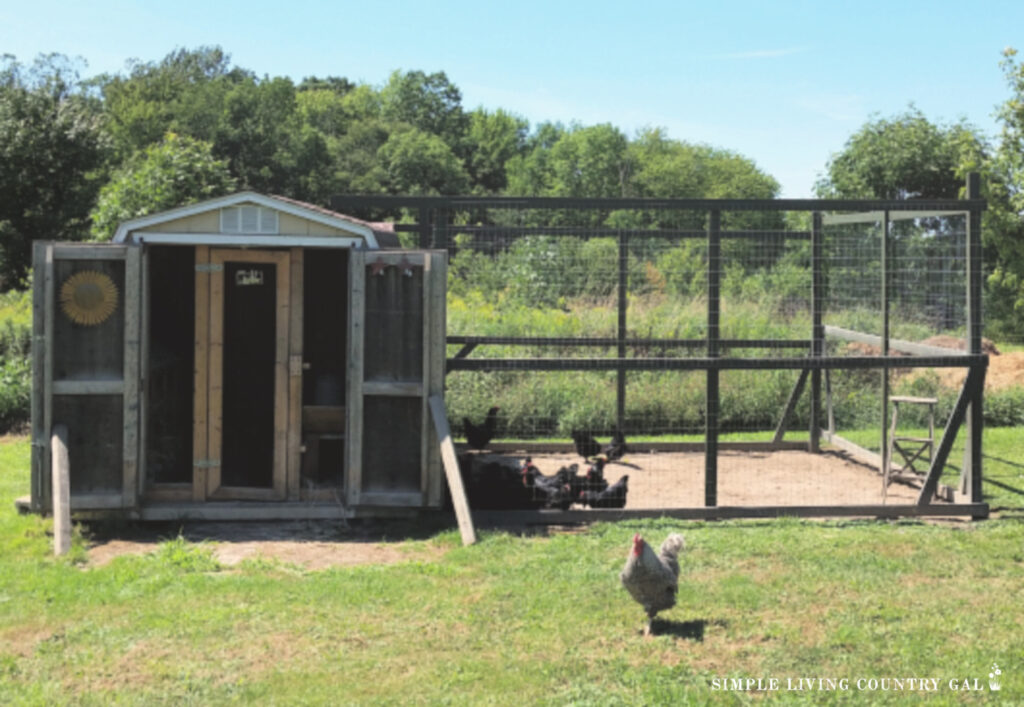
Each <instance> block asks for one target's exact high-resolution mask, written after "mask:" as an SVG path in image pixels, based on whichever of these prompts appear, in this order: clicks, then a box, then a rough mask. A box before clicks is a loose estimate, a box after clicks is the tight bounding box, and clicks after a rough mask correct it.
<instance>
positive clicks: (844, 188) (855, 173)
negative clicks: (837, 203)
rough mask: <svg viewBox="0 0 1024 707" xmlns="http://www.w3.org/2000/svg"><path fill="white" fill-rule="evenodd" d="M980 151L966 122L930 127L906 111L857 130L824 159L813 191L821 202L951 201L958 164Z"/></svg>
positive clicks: (974, 159) (958, 180) (977, 157)
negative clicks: (830, 155)
mask: <svg viewBox="0 0 1024 707" xmlns="http://www.w3.org/2000/svg"><path fill="white" fill-rule="evenodd" d="M986 151H987V146H986V144H985V142H984V140H983V139H982V138H981V137H980V136H979V135H978V133H977V131H976V130H975V128H973V127H972V126H970V125H968V124H967V123H966V122H964V121H960V122H957V123H954V124H952V125H948V126H943V125H936V124H934V123H932V122H930V121H929V120H928V119H927V118H926V117H925V116H924V114H922V113H921V111H920V110H918V109H917V108H915V107H914V106H910V107H909V108H908V109H907V111H906V112H905V113H903V114H901V115H897V116H894V117H893V118H875V119H873V120H871V121H869V122H867V123H865V124H864V125H863V126H861V128H860V129H859V130H858V131H857V132H856V133H854V134H853V135H852V136H851V137H850V139H849V140H847V141H846V145H845V146H844V147H843V149H842V151H841V152H839V153H838V154H836V155H833V156H832V158H831V159H830V160H829V162H828V165H827V166H826V175H825V176H824V177H823V178H822V179H820V180H819V181H818V183H817V185H816V191H817V193H818V196H819V197H822V198H830V197H831V198H841V199H861V198H876V199H914V198H932V199H955V198H957V196H958V195H959V194H960V190H961V189H962V188H963V185H964V178H965V174H964V170H963V167H964V165H965V164H978V163H980V162H981V160H982V158H983V156H984V155H985V153H986Z"/></svg>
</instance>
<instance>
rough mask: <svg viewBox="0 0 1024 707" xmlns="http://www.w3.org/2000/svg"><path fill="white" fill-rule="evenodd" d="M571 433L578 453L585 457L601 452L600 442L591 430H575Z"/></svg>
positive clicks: (594, 455)
mask: <svg viewBox="0 0 1024 707" xmlns="http://www.w3.org/2000/svg"><path fill="white" fill-rule="evenodd" d="M570 434H571V436H572V441H573V444H575V445H576V453H577V454H579V455H580V456H581V457H583V458H584V459H589V458H590V457H596V456H597V455H598V454H600V453H601V445H600V443H599V442H598V441H597V440H596V439H594V436H593V435H592V434H590V433H589V432H584V431H582V430H573V431H572V432H571V433H570Z"/></svg>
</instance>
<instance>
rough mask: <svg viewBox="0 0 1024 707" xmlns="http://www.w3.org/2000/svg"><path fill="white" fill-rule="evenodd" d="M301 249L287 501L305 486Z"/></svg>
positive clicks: (295, 281) (294, 306) (294, 260)
mask: <svg viewBox="0 0 1024 707" xmlns="http://www.w3.org/2000/svg"><path fill="white" fill-rule="evenodd" d="M304 257H305V251H304V250H303V249H302V248H292V249H291V295H290V297H291V321H290V322H289V340H290V342H289V349H288V357H289V358H288V361H289V363H288V376H289V378H288V470H287V484H286V485H287V489H288V494H287V495H288V498H289V499H291V500H296V499H298V498H299V496H300V494H301V492H302V487H301V481H302V361H303V355H304V353H303V346H302V343H303V335H304V332H303V328H304V322H303V317H304V316H305V315H304V312H305V301H304V300H303V288H304V282H303V279H304V275H303V274H304V270H305V268H304Z"/></svg>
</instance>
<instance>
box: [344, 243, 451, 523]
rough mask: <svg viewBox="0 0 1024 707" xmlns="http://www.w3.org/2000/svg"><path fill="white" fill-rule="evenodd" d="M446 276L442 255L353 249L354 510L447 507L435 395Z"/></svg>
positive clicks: (439, 382)
mask: <svg viewBox="0 0 1024 707" xmlns="http://www.w3.org/2000/svg"><path fill="white" fill-rule="evenodd" d="M446 272H447V270H446V260H445V253H444V252H443V251H358V250H357V251H352V254H351V258H350V259H349V278H350V283H351V284H350V288H351V289H350V291H351V298H350V312H349V322H350V329H349V331H350V336H349V361H348V363H349V368H348V416H347V417H348V433H347V438H348V452H347V456H348V479H347V480H348V483H347V487H348V493H347V499H348V503H349V504H350V505H361V506H413V507H422V506H438V505H440V501H441V475H440V451H439V447H438V443H437V440H436V435H435V433H434V431H433V426H432V424H431V421H430V412H429V409H428V397H429V396H430V395H432V394H438V393H441V392H442V390H443V386H444V358H445V287H446V284H447V283H446Z"/></svg>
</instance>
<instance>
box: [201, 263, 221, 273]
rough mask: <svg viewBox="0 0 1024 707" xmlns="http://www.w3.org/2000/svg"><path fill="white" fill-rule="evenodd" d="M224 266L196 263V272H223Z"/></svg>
mask: <svg viewBox="0 0 1024 707" xmlns="http://www.w3.org/2000/svg"><path fill="white" fill-rule="evenodd" d="M223 270H224V265H223V264H221V263H197V264H196V272H223Z"/></svg>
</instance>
